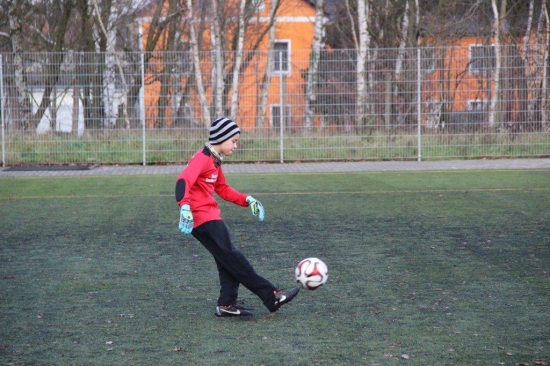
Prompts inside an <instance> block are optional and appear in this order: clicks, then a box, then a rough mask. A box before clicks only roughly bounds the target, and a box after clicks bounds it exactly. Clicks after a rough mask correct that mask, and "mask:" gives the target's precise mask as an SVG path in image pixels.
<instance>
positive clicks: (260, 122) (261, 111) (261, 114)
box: [256, 1, 278, 129]
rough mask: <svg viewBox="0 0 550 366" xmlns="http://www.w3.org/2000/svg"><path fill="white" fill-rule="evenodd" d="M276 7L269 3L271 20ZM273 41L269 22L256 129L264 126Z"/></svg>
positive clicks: (272, 23)
mask: <svg viewBox="0 0 550 366" xmlns="http://www.w3.org/2000/svg"><path fill="white" fill-rule="evenodd" d="M277 5H278V1H271V7H270V9H269V16H270V17H271V19H274V18H275V13H276V10H277ZM274 39H275V23H274V22H270V24H269V33H268V36H267V60H266V67H265V74H264V76H263V78H262V82H261V91H260V93H261V95H260V102H259V106H258V117H257V119H256V128H257V129H259V128H262V127H264V126H265V117H266V110H267V96H268V92H269V87H270V86H271V74H272V72H273V57H274V52H273V47H274V46H273V44H274Z"/></svg>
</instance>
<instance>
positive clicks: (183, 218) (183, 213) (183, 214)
mask: <svg viewBox="0 0 550 366" xmlns="http://www.w3.org/2000/svg"><path fill="white" fill-rule="evenodd" d="M179 228H180V231H181V232H182V233H184V234H191V231H193V214H192V213H191V208H190V207H189V205H187V204H185V205H183V206H181V209H180V224H179Z"/></svg>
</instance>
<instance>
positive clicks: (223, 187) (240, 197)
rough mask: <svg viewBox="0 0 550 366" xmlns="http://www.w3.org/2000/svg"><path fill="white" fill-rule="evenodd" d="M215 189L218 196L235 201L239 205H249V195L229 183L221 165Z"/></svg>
mask: <svg viewBox="0 0 550 366" xmlns="http://www.w3.org/2000/svg"><path fill="white" fill-rule="evenodd" d="M215 191H216V193H217V194H218V196H220V197H221V198H223V199H224V200H226V201H229V202H233V203H235V204H237V205H239V206H243V207H248V202H246V197H247V195H246V194H243V193H241V192H239V191H237V190H236V189H234V188H233V187H231V186H230V185H229V184H227V181H226V180H225V174H223V171H222V168H221V167H220V170H219V173H218V179H217V181H216V188H215Z"/></svg>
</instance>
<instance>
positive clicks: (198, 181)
mask: <svg viewBox="0 0 550 366" xmlns="http://www.w3.org/2000/svg"><path fill="white" fill-rule="evenodd" d="M180 180H183V181H185V185H184V188H185V189H182V188H183V187H182V185H181V182H178V181H180ZM176 181H177V183H176V200H178V199H179V198H180V197H181V193H183V198H181V199H179V200H178V205H179V206H182V205H184V204H188V205H189V206H190V207H191V212H192V213H193V221H194V224H193V227H194V228H195V227H197V226H199V225H202V224H204V223H205V222H207V221H212V220H221V219H222V218H221V210H220V209H219V208H218V202H217V201H216V199H215V198H214V192H216V193H217V194H218V196H220V197H221V198H223V199H224V200H226V201H229V202H233V203H235V204H237V205H240V206H243V207H248V202H246V197H247V196H246V195H245V194H243V193H241V192H239V191H237V190H236V189H234V188H232V187H230V186H229V185H228V184H227V182H226V181H225V175H224V174H223V171H222V167H221V166H219V167H216V166H215V165H214V161H213V159H212V156H211V153H210V150H208V148H207V147H205V148H203V149H202V150H199V151H197V152H196V153H195V155H193V157H192V158H191V160H189V163H187V166H186V167H185V168H184V169H183V170H182V172H181V173H180V174H179V175H178V178H177V179H176ZM178 186H179V187H180V190H181V191H183V192H179V193H178Z"/></svg>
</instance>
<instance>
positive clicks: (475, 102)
mask: <svg viewBox="0 0 550 366" xmlns="http://www.w3.org/2000/svg"><path fill="white" fill-rule="evenodd" d="M467 103H468V110H469V111H472V112H483V111H485V110H487V100H486V99H468V101H467ZM474 106H479V107H477V108H476V107H474Z"/></svg>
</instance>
